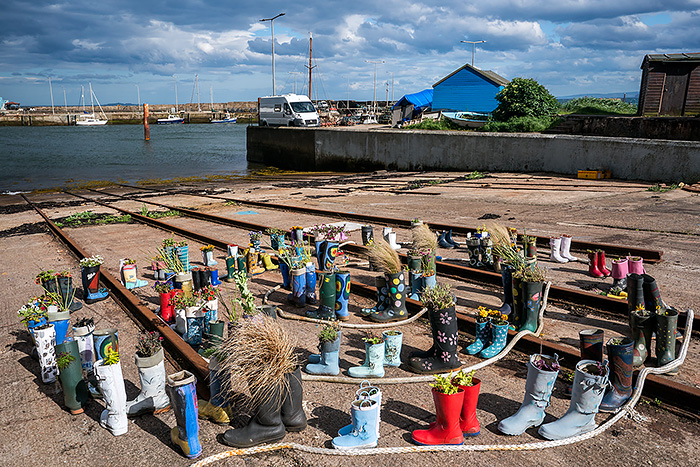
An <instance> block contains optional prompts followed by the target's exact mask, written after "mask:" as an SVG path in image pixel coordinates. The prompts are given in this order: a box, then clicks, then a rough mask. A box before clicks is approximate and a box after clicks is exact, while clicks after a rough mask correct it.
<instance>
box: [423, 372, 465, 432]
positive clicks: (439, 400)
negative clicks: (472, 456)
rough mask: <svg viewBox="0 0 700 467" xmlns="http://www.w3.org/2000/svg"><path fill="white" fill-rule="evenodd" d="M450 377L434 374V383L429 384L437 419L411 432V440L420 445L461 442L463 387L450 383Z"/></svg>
mask: <svg viewBox="0 0 700 467" xmlns="http://www.w3.org/2000/svg"><path fill="white" fill-rule="evenodd" d="M451 379H452V377H451V375H450V376H441V375H435V383H432V384H431V385H430V386H431V387H432V388H433V389H432V394H433V402H434V403H435V413H436V418H437V420H436V421H435V424H433V425H431V426H429V427H428V428H427V429H424V430H414V431H413V433H411V439H413V442H414V443H416V444H420V445H428V446H436V445H443V444H453V445H454V444H456V445H459V444H462V443H463V442H464V435H463V434H462V429H461V426H460V417H461V414H462V407H463V406H464V389H462V388H460V387H459V386H456V385H454V384H452V381H451Z"/></svg>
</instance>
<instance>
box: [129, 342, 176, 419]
mask: <svg viewBox="0 0 700 467" xmlns="http://www.w3.org/2000/svg"><path fill="white" fill-rule="evenodd" d="M134 363H136V368H137V369H138V371H139V380H141V392H140V393H139V395H138V396H136V399H134V400H131V401H127V403H126V415H127V417H137V416H139V415H143V414H147V413H148V414H159V413H163V412H165V411H167V410H168V409H169V408H170V399H169V398H168V395H167V394H166V393H165V364H164V362H163V349H160V350H159V351H158V352H156V354H155V355H152V356H150V357H139V355H138V353H137V354H135V355H134Z"/></svg>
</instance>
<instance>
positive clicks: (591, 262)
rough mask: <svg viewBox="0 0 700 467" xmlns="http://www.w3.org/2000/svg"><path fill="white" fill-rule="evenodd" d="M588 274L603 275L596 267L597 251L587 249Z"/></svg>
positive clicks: (592, 275) (593, 275)
mask: <svg viewBox="0 0 700 467" xmlns="http://www.w3.org/2000/svg"><path fill="white" fill-rule="evenodd" d="M588 274H589V275H590V276H591V277H604V276H605V274H603V273H602V272H601V271H600V269H598V252H597V251H589V252H588Z"/></svg>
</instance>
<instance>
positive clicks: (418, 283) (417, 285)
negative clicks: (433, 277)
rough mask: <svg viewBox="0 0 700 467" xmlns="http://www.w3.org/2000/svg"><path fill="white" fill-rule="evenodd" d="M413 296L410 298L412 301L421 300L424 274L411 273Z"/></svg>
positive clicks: (418, 272)
mask: <svg viewBox="0 0 700 467" xmlns="http://www.w3.org/2000/svg"><path fill="white" fill-rule="evenodd" d="M409 275H410V280H411V294H410V295H409V296H408V298H410V299H411V300H420V296H419V295H418V293H419V292H420V291H421V290H423V273H422V272H420V271H410V272H409Z"/></svg>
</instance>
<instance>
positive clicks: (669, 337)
mask: <svg viewBox="0 0 700 467" xmlns="http://www.w3.org/2000/svg"><path fill="white" fill-rule="evenodd" d="M656 323H657V324H656V366H657V367H659V366H664V365H666V364H667V363H670V362H672V361H673V360H675V359H676V327H677V326H678V312H677V311H676V310H674V309H671V308H669V309H666V310H663V311H662V312H661V313H659V314H657V315H656ZM678 371H679V369H678V368H675V369H673V370H671V371H669V372H668V373H666V374H667V375H670V376H674V375H677V374H678Z"/></svg>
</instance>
